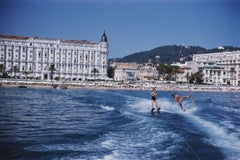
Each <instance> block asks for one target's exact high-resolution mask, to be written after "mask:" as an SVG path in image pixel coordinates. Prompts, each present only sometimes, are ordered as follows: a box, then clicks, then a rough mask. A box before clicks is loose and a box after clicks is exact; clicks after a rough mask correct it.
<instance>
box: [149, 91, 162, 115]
mask: <svg viewBox="0 0 240 160" xmlns="http://www.w3.org/2000/svg"><path fill="white" fill-rule="evenodd" d="M151 96H152V99H151V112H153V111H154V107H153V105H154V104H155V108H156V110H157V111H158V112H159V110H160V107H158V104H157V90H156V88H155V87H153V88H152V91H151Z"/></svg>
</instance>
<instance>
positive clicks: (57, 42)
mask: <svg viewBox="0 0 240 160" xmlns="http://www.w3.org/2000/svg"><path fill="white" fill-rule="evenodd" d="M107 61H108V41H107V36H106V34H105V32H104V33H103V35H102V37H101V41H100V43H94V42H89V41H86V40H62V39H48V38H39V37H26V36H10V35H0V65H1V66H3V67H2V68H4V71H5V72H7V74H8V75H9V76H11V77H16V78H20V79H27V78H31V79H39V80H50V79H55V80H70V81H75V80H84V79H94V78H97V79H106V78H107V65H108V63H107Z"/></svg>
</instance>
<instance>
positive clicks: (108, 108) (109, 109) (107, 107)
mask: <svg viewBox="0 0 240 160" xmlns="http://www.w3.org/2000/svg"><path fill="white" fill-rule="evenodd" d="M100 107H101V108H102V109H104V110H106V111H114V110H115V109H114V108H113V107H109V106H103V105H101V106H100Z"/></svg>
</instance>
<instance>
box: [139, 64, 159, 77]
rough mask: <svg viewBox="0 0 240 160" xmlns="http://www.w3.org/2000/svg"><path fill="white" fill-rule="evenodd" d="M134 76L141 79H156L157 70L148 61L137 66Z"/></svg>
mask: <svg viewBox="0 0 240 160" xmlns="http://www.w3.org/2000/svg"><path fill="white" fill-rule="evenodd" d="M136 76H137V79H139V80H142V81H146V80H156V79H158V70H157V68H156V66H155V65H154V64H153V63H151V62H148V63H146V64H142V65H140V66H139V68H138V72H137V74H136Z"/></svg>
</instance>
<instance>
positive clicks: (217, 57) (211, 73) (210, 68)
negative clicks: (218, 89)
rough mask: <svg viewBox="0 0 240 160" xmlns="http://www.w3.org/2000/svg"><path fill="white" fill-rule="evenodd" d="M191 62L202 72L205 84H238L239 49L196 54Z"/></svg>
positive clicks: (239, 67) (239, 81)
mask: <svg viewBox="0 0 240 160" xmlns="http://www.w3.org/2000/svg"><path fill="white" fill-rule="evenodd" d="M193 62H196V65H197V67H198V69H199V71H200V72H201V73H203V75H204V76H203V82H204V83H205V84H213V85H227V84H228V85H231V86H239V85H240V51H231V52H228V51H227V52H217V53H207V54H196V55H194V56H193Z"/></svg>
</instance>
